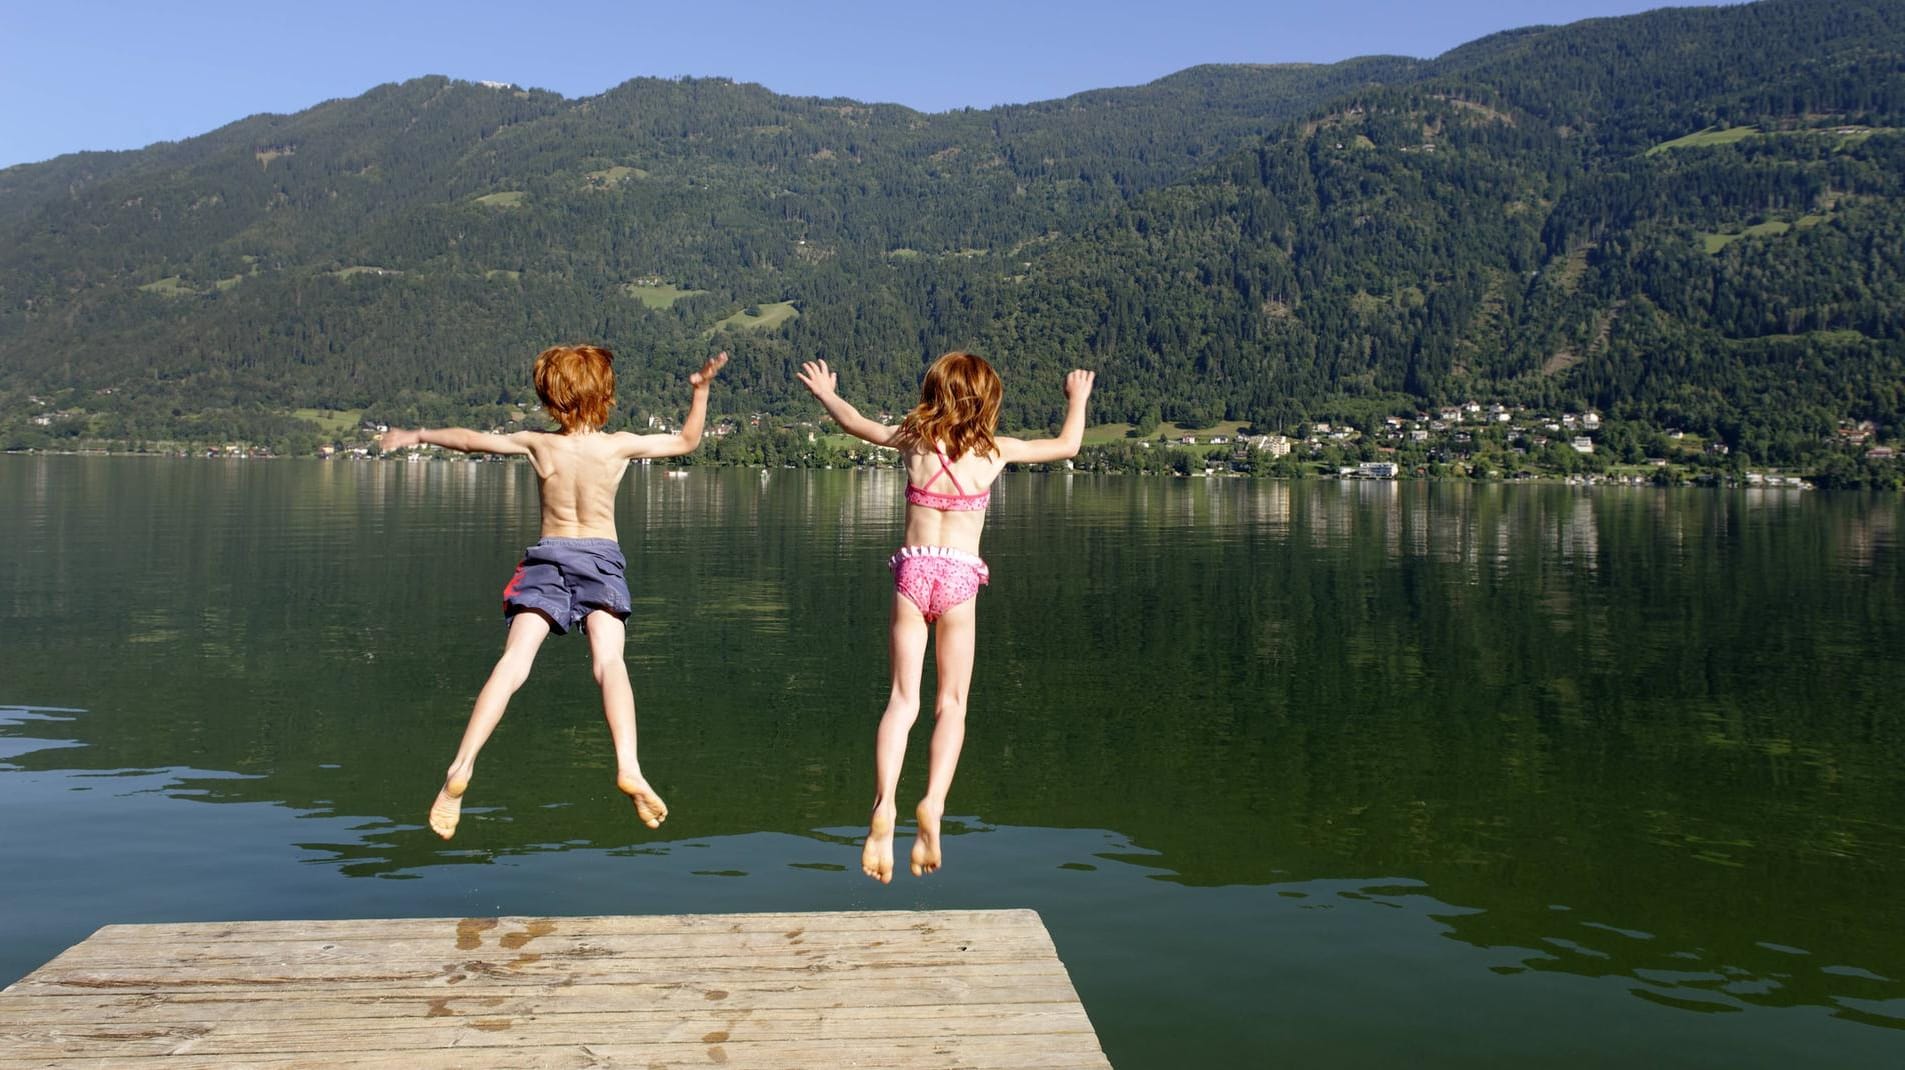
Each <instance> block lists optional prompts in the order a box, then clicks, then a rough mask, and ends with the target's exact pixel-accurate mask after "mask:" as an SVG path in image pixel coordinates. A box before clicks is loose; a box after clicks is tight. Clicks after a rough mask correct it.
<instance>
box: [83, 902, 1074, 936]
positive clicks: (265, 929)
mask: <svg viewBox="0 0 1905 1070" xmlns="http://www.w3.org/2000/svg"><path fill="white" fill-rule="evenodd" d="M490 922H494V923H495V924H494V925H490V924H487V923H490ZM544 924H552V925H556V926H558V927H559V929H560V931H561V932H563V933H565V934H568V935H573V936H594V935H602V936H609V935H616V934H637V935H646V934H651V933H652V934H661V933H701V932H711V931H713V932H783V931H785V930H787V929H791V928H795V927H802V928H806V929H807V930H809V931H811V932H881V931H884V932H894V931H900V932H905V931H913V932H929V931H932V930H937V929H947V928H956V929H957V930H959V931H960V932H978V931H980V930H983V929H987V928H1008V929H1023V930H1026V931H1029V932H1035V933H1041V934H1042V933H1044V932H1045V926H1044V923H1042V922H1041V921H1040V920H1039V916H1038V913H1037V912H1036V911H1032V910H868V911H833V912H820V913H808V914H621V915H583V916H577V917H527V916H503V917H476V918H371V919H355V918H354V919H344V920H338V921H207V922H179V923H168V924H154V925H107V926H105V927H103V928H101V929H100V930H99V931H98V932H96V933H94V934H93V935H92V936H90V937H88V938H87V942H89V943H90V942H93V941H106V940H126V941H131V942H134V943H150V942H154V941H160V942H163V941H170V940H177V939H208V940H210V939H226V940H239V941H243V940H353V939H362V940H379V941H381V940H389V939H399V940H401V939H405V938H428V937H431V936H434V935H436V934H437V933H439V932H441V931H442V930H443V929H444V928H445V927H449V928H452V929H455V928H471V929H475V930H476V931H478V932H495V933H506V932H513V931H525V932H526V931H528V930H530V929H531V928H532V927H534V926H537V925H544Z"/></svg>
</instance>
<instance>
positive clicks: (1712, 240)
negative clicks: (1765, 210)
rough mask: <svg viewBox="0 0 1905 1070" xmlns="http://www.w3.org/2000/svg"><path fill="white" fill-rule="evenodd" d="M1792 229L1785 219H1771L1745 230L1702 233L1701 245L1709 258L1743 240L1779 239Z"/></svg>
mask: <svg viewBox="0 0 1905 1070" xmlns="http://www.w3.org/2000/svg"><path fill="white" fill-rule="evenodd" d="M1791 229H1793V225H1792V224H1791V223H1788V222H1786V221H1785V220H1783V219H1769V220H1767V221H1766V222H1764V223H1756V224H1754V225H1753V226H1750V227H1747V228H1745V229H1744V230H1738V231H1733V232H1730V233H1723V234H1716V233H1713V232H1710V231H1702V232H1701V233H1700V245H1701V247H1702V248H1704V249H1705V250H1706V251H1707V255H1708V256H1712V255H1714V254H1716V253H1718V252H1719V251H1720V250H1722V249H1724V248H1726V247H1727V246H1729V245H1732V244H1733V243H1734V242H1736V241H1739V240H1740V239H1741V238H1765V237H1777V236H1778V235H1781V234H1784V233H1786V232H1787V231H1789V230H1791Z"/></svg>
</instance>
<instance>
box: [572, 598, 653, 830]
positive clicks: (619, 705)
mask: <svg viewBox="0 0 1905 1070" xmlns="http://www.w3.org/2000/svg"><path fill="white" fill-rule="evenodd" d="M585 627H586V628H587V630H588V633H589V657H590V658H591V659H592V660H593V661H594V662H595V682H596V684H597V686H599V687H601V689H602V715H603V716H604V717H607V718H608V722H609V739H610V740H612V741H613V742H614V744H615V786H616V787H618V788H620V789H622V794H624V795H626V796H628V797H629V800H630V801H631V802H633V803H634V804H635V816H636V817H639V818H641V820H642V824H644V825H647V826H648V827H649V828H652V829H657V828H660V827H661V823H662V822H663V821H666V820H667V819H668V806H667V804H666V803H664V802H662V801H661V796H659V795H657V794H655V789H654V788H651V787H649V786H648V781H647V780H646V779H644V778H643V777H642V766H641V763H640V762H638V761H636V760H635V688H634V686H633V685H631V684H630V683H629V680H628V663H627V662H625V661H623V660H622V645H623V643H624V642H625V641H626V639H627V636H628V627H627V625H625V624H623V623H622V619H621V618H620V617H617V616H616V615H615V614H613V613H610V612H607V611H606V610H600V609H598V610H596V611H595V612H593V613H590V614H589V619H588V621H587V623H586V624H585Z"/></svg>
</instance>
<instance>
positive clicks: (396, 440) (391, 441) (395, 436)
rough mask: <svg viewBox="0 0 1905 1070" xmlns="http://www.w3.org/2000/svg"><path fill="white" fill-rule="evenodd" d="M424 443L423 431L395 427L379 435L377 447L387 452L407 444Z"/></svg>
mask: <svg viewBox="0 0 1905 1070" xmlns="http://www.w3.org/2000/svg"><path fill="white" fill-rule="evenodd" d="M422 443H423V432H422V431H399V430H398V429H396V428H394V427H393V428H391V429H390V430H388V431H385V432H384V433H383V434H381V435H378V436H377V448H378V449H381V450H384V451H386V452H388V451H390V450H400V449H403V448H404V447H405V446H417V445H421V444H422Z"/></svg>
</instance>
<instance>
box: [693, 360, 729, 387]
mask: <svg viewBox="0 0 1905 1070" xmlns="http://www.w3.org/2000/svg"><path fill="white" fill-rule="evenodd" d="M727 362H728V355H727V353H725V352H722V353H717V354H715V355H714V356H712V357H709V358H708V362H707V363H706V364H703V365H702V366H701V370H700V371H698V372H695V373H694V374H693V375H690V376H689V377H688V385H689V386H692V387H694V388H695V389H697V390H699V389H700V388H702V387H704V386H707V385H708V384H709V383H712V382H714V377H715V374H716V373H718V372H719V371H720V370H721V368H722V366H724V365H726V364H727Z"/></svg>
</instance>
